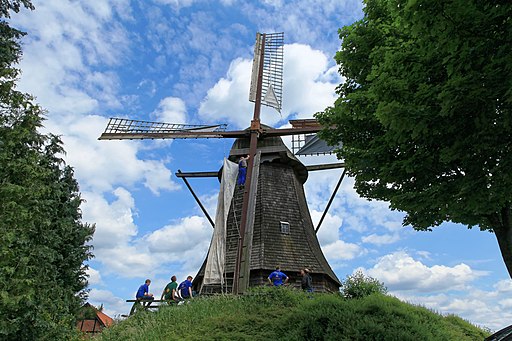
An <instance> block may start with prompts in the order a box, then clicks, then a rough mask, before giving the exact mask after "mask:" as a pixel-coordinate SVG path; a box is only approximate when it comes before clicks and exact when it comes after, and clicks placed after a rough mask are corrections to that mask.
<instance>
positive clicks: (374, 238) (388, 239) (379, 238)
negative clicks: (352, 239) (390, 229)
mask: <svg viewBox="0 0 512 341" xmlns="http://www.w3.org/2000/svg"><path fill="white" fill-rule="evenodd" d="M361 240H362V241H363V243H370V244H375V245H385V244H393V243H396V242H397V241H399V240H400V236H399V235H398V234H397V233H395V234H376V233H373V234H370V235H368V236H364V237H362V238H361Z"/></svg>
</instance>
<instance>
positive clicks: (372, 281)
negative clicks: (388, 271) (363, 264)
mask: <svg viewBox="0 0 512 341" xmlns="http://www.w3.org/2000/svg"><path fill="white" fill-rule="evenodd" d="M340 290H341V293H342V295H343V297H346V298H363V297H366V296H370V295H373V294H382V295H385V294H386V293H387V292H388V289H387V288H386V286H385V285H384V283H382V282H380V281H379V280H378V279H376V278H373V277H371V276H366V275H365V274H364V273H363V272H362V271H361V270H357V271H356V272H355V273H354V274H352V275H348V276H347V278H346V279H345V280H344V281H343V282H342V283H341V288H340Z"/></svg>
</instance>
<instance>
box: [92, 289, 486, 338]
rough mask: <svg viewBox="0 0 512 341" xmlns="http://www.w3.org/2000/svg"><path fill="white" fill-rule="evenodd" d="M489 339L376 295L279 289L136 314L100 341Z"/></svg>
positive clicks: (462, 323)
mask: <svg viewBox="0 0 512 341" xmlns="http://www.w3.org/2000/svg"><path fill="white" fill-rule="evenodd" d="M488 335H489V333H488V332H486V331H484V330H481V329H479V328H477V327H475V326H473V325H471V324H470V323H468V322H466V321H464V320H462V319H461V318H459V317H456V316H452V315H450V316H442V315H439V314H436V313H434V312H432V311H430V310H428V309H425V308H422V307H418V306H413V305H410V304H407V303H403V302H401V301H400V300H398V299H396V298H394V297H390V296H385V295H381V294H375V295H371V296H368V297H365V298H361V299H345V298H343V297H341V296H340V295H335V294H330V295H327V294H314V295H310V296H308V295H307V294H304V293H302V292H298V291H295V290H288V289H281V288H259V289H257V290H255V291H252V292H251V293H250V294H248V295H245V296H242V297H233V296H225V297H222V296H217V297H207V298H202V299H194V300H193V301H191V302H190V304H186V305H181V306H172V307H163V308H162V309H160V310H159V311H158V312H154V313H150V312H142V313H139V314H137V315H135V316H132V317H130V318H128V319H126V320H125V321H122V322H120V323H118V324H117V325H115V326H114V327H112V328H109V329H108V330H105V331H104V333H103V335H102V336H101V338H100V339H101V340H105V341H106V340H141V341H142V340H144V341H153V340H178V339H182V340H265V339H267V340H268V339H278V340H379V341H381V340H415V341H416V340H458V341H459V340H483V339H484V338H485V337H486V336H488Z"/></svg>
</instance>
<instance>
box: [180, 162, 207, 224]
mask: <svg viewBox="0 0 512 341" xmlns="http://www.w3.org/2000/svg"><path fill="white" fill-rule="evenodd" d="M178 173H180V174H181V170H179V169H178ZM181 178H182V179H183V182H184V183H185V185H187V187H188V190H189V191H190V193H192V196H193V197H194V199H196V202H197V204H198V205H199V207H200V208H201V210H202V211H203V213H204V215H205V216H206V218H208V221H209V222H210V224H211V225H212V227H213V228H215V223H214V222H213V220H212V218H211V217H210V215H209V214H208V211H206V208H204V206H203V204H202V203H201V201H200V200H199V198H198V197H197V195H196V193H195V192H194V190H193V189H192V186H190V184H189V183H188V181H187V178H185V177H184V176H183V177H181Z"/></svg>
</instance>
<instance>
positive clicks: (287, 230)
mask: <svg viewBox="0 0 512 341" xmlns="http://www.w3.org/2000/svg"><path fill="white" fill-rule="evenodd" d="M280 223H281V233H283V234H290V223H288V222H286V221H281V222H280Z"/></svg>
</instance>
